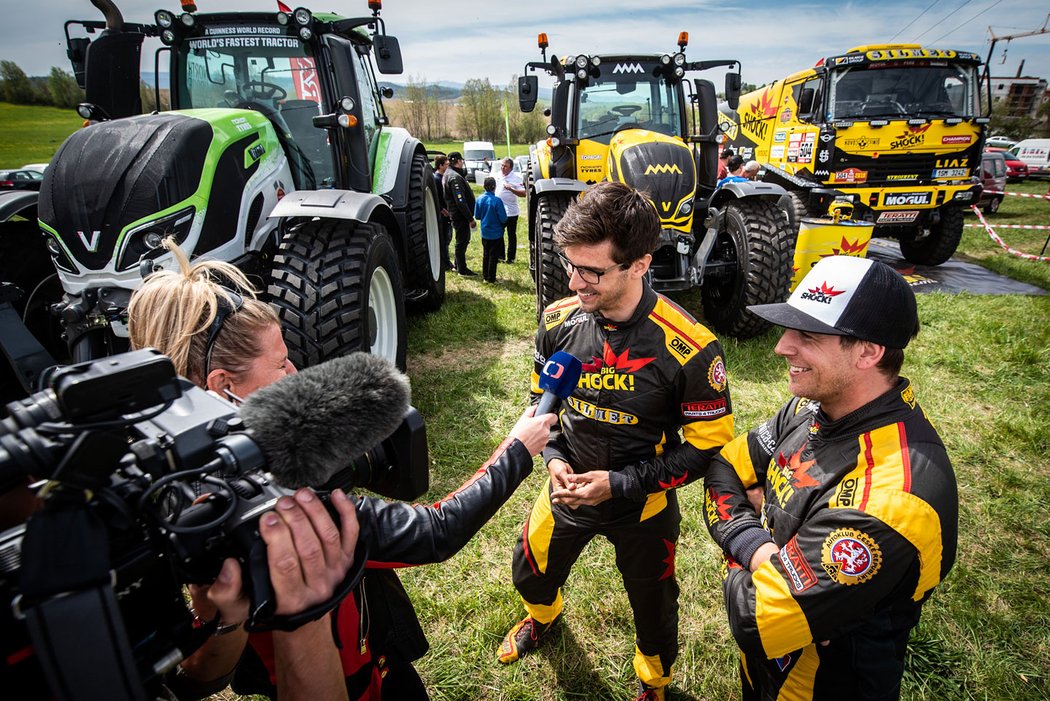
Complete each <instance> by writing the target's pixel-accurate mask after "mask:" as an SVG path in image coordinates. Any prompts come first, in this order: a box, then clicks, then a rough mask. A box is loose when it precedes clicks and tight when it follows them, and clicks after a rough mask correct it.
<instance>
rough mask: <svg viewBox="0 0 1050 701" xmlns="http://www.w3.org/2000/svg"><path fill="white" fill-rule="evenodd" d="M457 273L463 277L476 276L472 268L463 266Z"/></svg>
mask: <svg viewBox="0 0 1050 701" xmlns="http://www.w3.org/2000/svg"><path fill="white" fill-rule="evenodd" d="M459 274H460V275H462V276H463V277H477V276H478V274H477V273H475V272H474V271H473V270H470V269H468V268H463V270H460V271H459Z"/></svg>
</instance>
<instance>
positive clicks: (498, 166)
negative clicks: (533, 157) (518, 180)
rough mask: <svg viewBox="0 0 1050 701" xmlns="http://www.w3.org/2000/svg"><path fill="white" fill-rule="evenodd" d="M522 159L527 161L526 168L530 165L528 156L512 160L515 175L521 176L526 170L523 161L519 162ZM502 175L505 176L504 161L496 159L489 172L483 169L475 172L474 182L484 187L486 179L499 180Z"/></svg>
mask: <svg viewBox="0 0 1050 701" xmlns="http://www.w3.org/2000/svg"><path fill="white" fill-rule="evenodd" d="M521 158H524V159H525V166H526V167H528V164H529V157H528V156H518V157H517V158H514V159H512V160H513V161H514V165H513V166H512V167H511V170H513V171H514V172H515V173H518V174H519V175H521V174H522V173H523V172H524V170H523V169H522V164H521V161H519V160H518V159H521ZM502 174H503V159H502V158H496V159H494V160H493V161H492V164H491V165H490V166H489V169H488V170H487V171H486V170H484V169H482V168H478V169H477V170H475V171H474V182H475V183H476V184H478V185H484V184H485V178H489V177H491V178H498V177H499V176H500V175H502Z"/></svg>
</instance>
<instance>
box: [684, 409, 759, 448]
mask: <svg viewBox="0 0 1050 701" xmlns="http://www.w3.org/2000/svg"><path fill="white" fill-rule="evenodd" d="M682 436H683V437H684V438H685V440H686V441H687V442H688V443H690V444H692V445H693V447H694V448H697V449H698V450H707V449H708V448H717V447H718V446H720V445H725V444H726V443H728V442H729V441H731V440H733V416H732V414H727V415H725V416H723V417H721V418H719V419H715V420H713V421H694V422H692V423H688V424H686V425H685V426H682ZM745 448H746V446H745Z"/></svg>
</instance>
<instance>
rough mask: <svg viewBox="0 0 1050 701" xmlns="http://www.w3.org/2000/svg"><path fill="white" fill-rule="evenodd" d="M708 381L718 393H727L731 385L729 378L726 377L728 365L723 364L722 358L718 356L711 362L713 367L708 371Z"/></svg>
mask: <svg viewBox="0 0 1050 701" xmlns="http://www.w3.org/2000/svg"><path fill="white" fill-rule="evenodd" d="M707 381H708V383H709V384H710V385H711V388H712V389H713V390H714V391H716V392H725V391H726V387H727V386H728V385H729V377H728V375H726V365H725V363H724V362H722V356H720V355H716V356H715V359H714V360H712V361H711V367H709V368H708V369H707Z"/></svg>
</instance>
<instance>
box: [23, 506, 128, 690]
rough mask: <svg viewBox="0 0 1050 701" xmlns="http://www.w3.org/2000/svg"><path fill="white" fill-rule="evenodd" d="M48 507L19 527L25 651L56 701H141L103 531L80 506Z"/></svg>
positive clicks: (96, 519)
mask: <svg viewBox="0 0 1050 701" xmlns="http://www.w3.org/2000/svg"><path fill="white" fill-rule="evenodd" d="M53 506H54V504H52V503H50V502H49V503H48V504H47V505H46V506H45V508H44V510H43V511H41V512H39V513H37V514H35V515H34V516H33V517H32V518H30V519H29V521H28V523H27V524H26V532H25V539H24V540H23V543H22V556H23V564H22V573H21V583H20V584H21V586H20V589H21V592H22V593H21V595H20V596H19V597H18V598H17V599H16V602H15V605H16V609H15V613H16V615H21V616H23V617H24V618H25V621H26V627H27V628H28V630H29V636H30V639H31V640H32V641H33V649H34V651H35V653H36V654H37V655H38V656H39V658H40V663H41V667H42V668H43V670H44V674H45V676H46V678H47V680H48V684H49V685H50V686H51V691H52V693H54V694H55V697H56V698H58V699H61V701H89V700H90V699H100V698H105V699H112V700H113V701H146V693H145V688H144V687H143V685H142V681H141V679H140V676H139V673H138V670H137V669H136V665H135V659H134V656H133V655H132V652H131V646H130V644H129V642H128V637H127V633H126V632H125V631H126V629H125V627H124V620H123V617H122V616H121V612H120V606H119V604H118V602H117V599H116V596H115V595H114V593H113V574H112V573H111V571H110V563H109V555H108V553H109V539H108V536H107V532H106V527H105V524H103V523H102V521H101V520H100V519H99V518H98V517H97V516H96V515H95V514H93V513H92V512H90V511H89V510H88V508H87V507H86V506H85V505H84V503H83V501H82V497H81V503H80V504H79V505H73V508H68V505H62V506H60V507H59V508H53Z"/></svg>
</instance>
